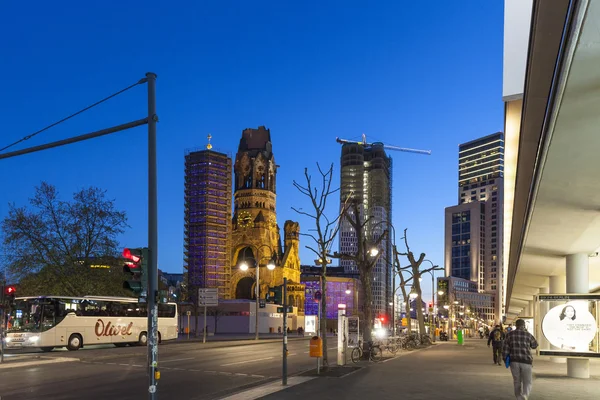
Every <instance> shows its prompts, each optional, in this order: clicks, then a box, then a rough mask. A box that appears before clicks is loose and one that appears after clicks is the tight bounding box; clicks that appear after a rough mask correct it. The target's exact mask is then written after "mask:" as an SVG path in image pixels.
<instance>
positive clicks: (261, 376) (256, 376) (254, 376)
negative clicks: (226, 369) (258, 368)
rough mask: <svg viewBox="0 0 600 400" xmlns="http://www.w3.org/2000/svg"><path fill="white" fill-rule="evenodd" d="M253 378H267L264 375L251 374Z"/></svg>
mask: <svg viewBox="0 0 600 400" xmlns="http://www.w3.org/2000/svg"><path fill="white" fill-rule="evenodd" d="M250 377H252V378H266V377H265V376H264V375H250Z"/></svg>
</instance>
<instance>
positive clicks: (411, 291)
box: [408, 286, 419, 300]
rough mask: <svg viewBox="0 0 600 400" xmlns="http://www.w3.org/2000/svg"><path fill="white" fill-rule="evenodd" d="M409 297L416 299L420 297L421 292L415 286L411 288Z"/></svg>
mask: <svg viewBox="0 0 600 400" xmlns="http://www.w3.org/2000/svg"><path fill="white" fill-rule="evenodd" d="M408 297H410V299H411V300H414V299H416V298H417V297H419V293H417V291H416V290H415V287H414V286H413V287H411V288H410V293H409V294H408Z"/></svg>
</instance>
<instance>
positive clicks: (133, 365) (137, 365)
mask: <svg viewBox="0 0 600 400" xmlns="http://www.w3.org/2000/svg"><path fill="white" fill-rule="evenodd" d="M131 366H132V367H143V365H139V364H132V365H131Z"/></svg>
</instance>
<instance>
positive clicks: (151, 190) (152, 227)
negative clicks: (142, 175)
mask: <svg viewBox="0 0 600 400" xmlns="http://www.w3.org/2000/svg"><path fill="white" fill-rule="evenodd" d="M146 78H147V79H148V254H149V262H148V293H147V299H148V385H149V386H148V393H149V398H150V399H151V400H154V399H156V386H157V379H156V378H157V376H159V374H158V326H157V325H158V302H157V300H158V258H157V256H158V204H157V203H158V195H157V183H156V180H157V178H156V122H157V121H158V116H157V115H156V74H154V73H152V72H148V73H147V74H146Z"/></svg>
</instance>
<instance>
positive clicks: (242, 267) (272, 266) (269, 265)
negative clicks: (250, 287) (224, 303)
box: [239, 244, 285, 340]
mask: <svg viewBox="0 0 600 400" xmlns="http://www.w3.org/2000/svg"><path fill="white" fill-rule="evenodd" d="M251 246H252V245H251ZM263 247H266V248H267V249H269V251H270V252H271V259H270V260H269V262H268V263H267V269H268V270H269V271H272V270H274V269H275V253H274V252H273V250H272V249H271V247H269V246H268V245H266V244H261V245H260V246H252V248H253V249H254V250H256V260H257V263H256V285H255V295H256V313H255V314H256V315H255V326H254V340H258V339H259V335H258V328H259V318H258V310H259V309H260V260H261V259H264V258H265V257H262V258H261V257H260V254H258V253H259V252H260V249H261V248H263ZM239 268H240V271H244V272H245V271H248V269H249V268H250V267H249V266H248V263H247V262H246V261H245V260H243V261H242V262H241V263H240V266H239ZM284 303H285V300H284Z"/></svg>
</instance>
